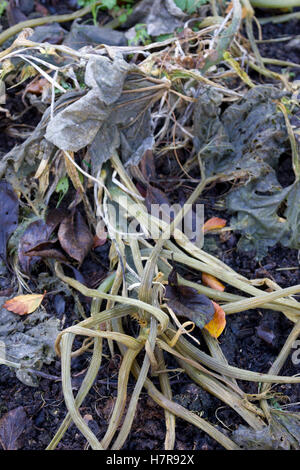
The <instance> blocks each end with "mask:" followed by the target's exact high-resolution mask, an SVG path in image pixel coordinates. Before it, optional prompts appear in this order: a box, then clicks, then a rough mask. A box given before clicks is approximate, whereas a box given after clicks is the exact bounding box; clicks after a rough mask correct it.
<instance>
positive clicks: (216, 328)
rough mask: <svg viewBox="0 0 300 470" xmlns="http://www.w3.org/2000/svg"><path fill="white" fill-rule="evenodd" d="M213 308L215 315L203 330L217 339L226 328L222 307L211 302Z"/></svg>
mask: <svg viewBox="0 0 300 470" xmlns="http://www.w3.org/2000/svg"><path fill="white" fill-rule="evenodd" d="M212 303H213V305H214V307H215V313H214V316H213V318H212V320H211V321H210V322H209V323H207V324H206V325H205V326H204V328H205V329H206V330H207V331H208V332H209V333H210V334H211V336H213V337H214V338H218V337H219V336H220V334H221V333H222V332H223V330H224V328H225V326H226V315H225V312H224V310H223V309H222V307H220V305H219V304H217V303H216V302H212Z"/></svg>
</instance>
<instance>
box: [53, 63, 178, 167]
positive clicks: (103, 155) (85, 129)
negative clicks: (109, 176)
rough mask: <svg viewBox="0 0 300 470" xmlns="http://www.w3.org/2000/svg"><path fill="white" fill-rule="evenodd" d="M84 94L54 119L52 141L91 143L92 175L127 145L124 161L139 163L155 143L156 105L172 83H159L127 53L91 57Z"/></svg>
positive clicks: (69, 146) (64, 145)
mask: <svg viewBox="0 0 300 470" xmlns="http://www.w3.org/2000/svg"><path fill="white" fill-rule="evenodd" d="M85 84H86V85H87V87H89V89H90V91H88V92H87V93H86V94H85V95H84V96H82V97H81V98H80V99H78V100H77V101H76V102H73V103H72V104H70V105H69V106H68V107H67V108H65V109H63V110H62V111H61V112H59V113H57V114H56V115H55V116H54V118H53V119H51V120H50V122H49V124H48V126H47V130H46V139H48V140H49V141H50V142H51V143H52V144H54V145H55V146H57V147H58V148H60V149H62V150H69V151H75V152H76V151H78V150H80V149H82V148H84V147H86V146H89V148H88V152H89V154H90V156H91V163H92V173H93V175H97V174H98V172H99V171H100V169H101V166H102V164H103V163H104V162H105V161H107V160H108V159H109V158H110V157H111V156H112V154H113V153H114V151H115V150H116V149H117V148H119V147H121V149H120V155H121V156H122V161H123V163H124V164H125V165H126V166H128V165H138V163H139V161H140V159H141V158H142V156H143V155H144V153H145V151H147V150H151V149H152V147H153V145H154V138H153V130H152V121H151V113H150V109H149V108H150V107H151V106H152V104H153V103H154V102H155V101H156V100H158V99H160V98H161V96H162V94H163V93H164V91H165V90H166V89H167V88H168V86H169V84H168V82H167V81H166V80H164V81H163V80H161V83H159V82H158V83H157V81H156V82H155V84H153V82H152V81H151V80H150V79H148V78H147V77H146V76H145V75H144V74H142V73H141V71H140V70H139V69H137V67H136V66H134V65H129V64H127V62H125V61H124V60H123V58H122V57H121V56H118V55H116V56H115V58H114V60H113V61H111V60H110V59H108V58H107V57H101V56H93V57H91V58H90V59H89V61H88V64H87V67H86V73H85Z"/></svg>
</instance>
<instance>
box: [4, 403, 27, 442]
mask: <svg viewBox="0 0 300 470" xmlns="http://www.w3.org/2000/svg"><path fill="white" fill-rule="evenodd" d="M27 421H28V418H27V416H26V413H25V411H24V408H23V406H18V408H15V409H14V410H11V411H9V412H8V413H6V414H5V415H3V416H2V418H1V419H0V443H1V445H2V447H3V449H4V450H18V448H19V447H20V445H19V443H18V439H19V437H20V436H21V434H22V432H23V431H24V429H25V426H26V423H27Z"/></svg>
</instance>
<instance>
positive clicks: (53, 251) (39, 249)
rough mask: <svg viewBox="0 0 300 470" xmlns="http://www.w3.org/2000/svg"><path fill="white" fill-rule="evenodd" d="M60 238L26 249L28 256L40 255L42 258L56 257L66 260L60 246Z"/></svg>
mask: <svg viewBox="0 0 300 470" xmlns="http://www.w3.org/2000/svg"><path fill="white" fill-rule="evenodd" d="M57 242H58V240H57V239H55V240H49V241H45V242H41V243H38V244H37V245H35V246H34V247H33V248H31V249H30V250H28V251H26V253H25V255H26V256H30V257H32V256H39V257H40V258H54V259H57V260H59V261H66V257H65V255H64V254H63V252H62V251H61V249H60V248H59V246H58V243H57Z"/></svg>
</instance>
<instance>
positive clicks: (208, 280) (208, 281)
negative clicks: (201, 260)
mask: <svg viewBox="0 0 300 470" xmlns="http://www.w3.org/2000/svg"><path fill="white" fill-rule="evenodd" d="M202 283H203V284H204V285H205V286H208V287H211V288H212V289H215V290H219V291H221V292H223V291H224V290H225V286H223V284H222V282H220V281H219V280H218V279H216V278H215V277H214V276H212V275H211V274H207V273H202Z"/></svg>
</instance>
